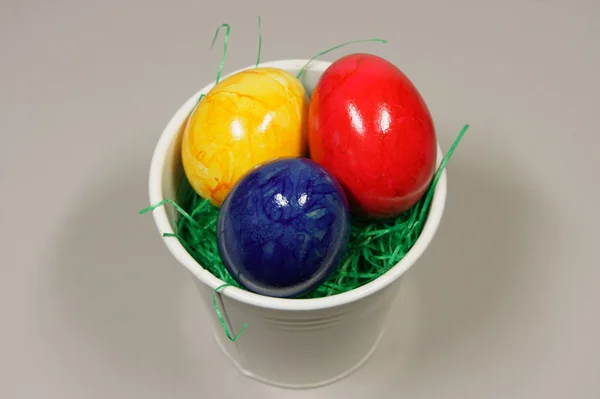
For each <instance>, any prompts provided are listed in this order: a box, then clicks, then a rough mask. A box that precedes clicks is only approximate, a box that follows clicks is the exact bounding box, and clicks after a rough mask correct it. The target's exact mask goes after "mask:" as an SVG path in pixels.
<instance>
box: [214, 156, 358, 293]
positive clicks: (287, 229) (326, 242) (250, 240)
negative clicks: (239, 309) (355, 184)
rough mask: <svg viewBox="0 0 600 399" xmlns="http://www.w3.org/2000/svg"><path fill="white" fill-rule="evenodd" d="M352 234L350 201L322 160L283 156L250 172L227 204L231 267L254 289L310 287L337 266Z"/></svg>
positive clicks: (224, 251) (225, 236) (221, 223)
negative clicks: (320, 163) (319, 162)
mask: <svg viewBox="0 0 600 399" xmlns="http://www.w3.org/2000/svg"><path fill="white" fill-rule="evenodd" d="M349 238H350V214H349V209H348V200H347V198H346V196H345V194H344V191H343V189H342V187H341V186H340V184H339V183H338V182H337V181H336V180H335V178H334V177H333V176H332V175H330V174H329V173H328V172H327V171H326V170H325V169H323V168H322V167H321V166H319V165H318V164H317V163H315V162H314V161H311V160H309V159H305V158H283V159H278V160H275V161H271V162H268V163H265V164H263V165H261V166H258V167H256V168H255V169H253V170H251V171H250V172H249V173H248V174H246V175H245V176H244V177H243V178H242V179H240V181H239V182H238V183H237V184H236V185H235V186H234V188H233V189H232V190H231V191H230V193H229V194H228V196H227V197H226V198H225V201H224V202H223V204H222V205H221V208H220V210H219V219H218V222H217V243H218V248H219V252H220V254H221V258H222V260H223V263H224V265H225V268H226V269H227V270H228V271H229V273H230V274H231V276H232V277H233V278H234V279H235V280H236V281H237V282H238V283H239V284H240V285H241V286H242V287H244V288H245V289H247V290H248V291H251V292H254V293H257V294H261V295H266V296H272V297H280V298H292V297H297V296H301V295H303V294H306V293H308V292H310V291H312V290H314V289H315V288H317V287H318V286H319V285H321V284H322V283H324V282H325V281H326V280H327V279H328V278H329V277H331V275H332V274H333V273H334V272H335V271H336V269H337V267H338V265H339V264H340V262H341V261H342V258H343V256H344V254H345V252H346V247H347V246H348V241H349Z"/></svg>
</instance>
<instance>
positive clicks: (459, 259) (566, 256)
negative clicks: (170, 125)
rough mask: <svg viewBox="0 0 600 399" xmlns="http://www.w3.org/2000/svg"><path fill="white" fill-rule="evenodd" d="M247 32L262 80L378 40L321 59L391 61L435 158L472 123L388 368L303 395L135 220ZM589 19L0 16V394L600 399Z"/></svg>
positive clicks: (593, 11)
mask: <svg viewBox="0 0 600 399" xmlns="http://www.w3.org/2000/svg"><path fill="white" fill-rule="evenodd" d="M257 15H261V16H262V21H263V60H264V61H268V60H275V59H283V58H309V57H310V56H312V55H314V54H316V53H318V52H320V51H322V50H324V49H326V48H329V47H332V46H334V45H337V44H339V43H342V42H345V41H348V40H354V39H364V38H370V37H380V38H385V39H388V40H389V43H388V44H386V45H382V44H377V43H372V44H359V45H353V46H352V47H347V48H345V49H340V50H338V51H336V52H335V53H332V54H329V55H327V56H324V57H322V58H323V59H325V60H334V59H335V58H337V57H340V56H342V55H344V54H348V53H351V52H355V51H369V52H372V53H375V54H378V55H381V56H384V57H386V58H388V59H390V60H391V61H393V62H394V63H396V64H397V65H398V66H399V67H400V68H401V69H402V70H403V71H404V72H405V73H407V74H408V76H409V77H410V78H411V79H412V80H413V82H414V83H415V84H416V85H417V86H418V88H419V89H420V91H421V92H422V94H423V96H424V97H425V99H426V101H427V102H428V104H429V106H430V108H431V111H432V113H433V115H434V118H435V122H436V125H437V128H438V135H439V140H440V142H441V144H442V147H443V148H444V150H446V149H448V147H449V145H450V144H451V142H452V141H453V139H454V138H455V137H456V135H457V134H458V132H459V130H460V128H461V127H462V125H463V124H464V123H470V124H471V126H472V127H471V129H470V130H469V132H468V133H467V135H466V136H465V138H464V140H463V142H462V143H461V145H460V146H459V147H458V149H457V151H456V152H455V155H454V158H453V159H452V160H451V162H450V164H449V166H448V173H449V198H448V204H447V210H446V214H445V216H444V219H443V223H442V225H441V228H440V230H439V234H438V236H437V238H436V239H435V241H434V243H433V245H432V246H431V248H430V251H429V252H428V253H427V255H426V256H425V257H424V258H423V259H422V261H421V262H420V263H419V264H418V266H416V267H415V268H413V269H412V270H411V271H410V272H409V273H408V274H407V276H406V284H405V286H404V289H403V291H402V292H401V293H400V296H399V298H398V301H397V303H396V304H395V308H394V310H393V315H392V322H391V323H392V324H391V327H390V333H389V334H388V335H387V337H386V339H385V341H384V342H383V343H382V345H381V348H380V350H379V351H378V352H377V353H376V355H375V356H374V357H373V358H372V360H371V361H370V362H369V363H368V364H367V365H366V366H365V367H364V368H362V369H361V370H360V371H359V372H358V373H356V374H354V375H353V376H352V377H351V378H349V379H346V380H344V381H343V382H340V383H338V384H336V385H334V386H331V387H328V388H325V389H320V390H312V391H307V392H301V391H293V392H289V393H288V392H285V391H281V390H279V389H274V388H270V387H267V386H263V385H260V384H258V383H255V382H252V381H248V380H245V379H243V378H241V377H240V376H239V375H238V374H237V372H236V371H235V370H234V369H233V368H232V367H231V366H230V365H229V363H228V362H227V361H226V360H225V359H224V358H223V356H221V354H220V352H218V350H217V349H216V347H215V346H214V345H213V343H212V341H211V340H210V338H209V330H208V327H207V326H206V323H205V322H203V317H204V313H203V311H202V308H201V307H200V306H199V304H198V299H197V296H196V293H195V291H194V287H193V285H192V281H191V280H190V277H189V276H188V273H187V272H186V271H184V269H183V268H182V267H179V266H177V265H176V264H175V262H174V261H173V260H172V259H171V257H170V255H169V254H168V252H167V250H166V248H164V246H163V244H162V243H161V240H160V237H159V234H158V232H157V231H156V229H155V227H154V223H153V221H152V218H151V216H150V215H143V216H139V215H138V214H137V211H138V210H139V209H141V208H143V207H145V206H146V205H147V201H148V200H147V176H148V167H149V162H150V157H151V154H152V150H153V147H154V145H155V144H156V141H157V139H158V136H159V134H160V133H161V131H162V129H163V128H164V126H165V124H166V123H167V122H168V120H169V118H170V117H171V116H172V114H173V113H174V112H175V111H176V109H177V108H178V107H179V106H180V105H181V104H182V103H183V102H184V101H185V100H186V99H187V98H188V97H189V96H190V95H191V94H192V93H194V92H195V91H196V90H198V89H199V88H201V87H202V86H204V85H205V84H207V83H209V82H210V81H212V80H214V78H215V73H216V70H217V66H218V64H219V62H220V58H221V48H222V40H221V39H219V41H218V43H217V45H216V46H215V49H214V50H212V51H211V50H210V49H209V46H210V41H211V39H212V36H213V34H214V30H215V29H216V28H217V26H218V25H219V24H221V23H222V22H228V23H230V24H231V26H232V34H231V38H230V48H229V57H228V58H227V62H226V66H225V72H231V71H232V70H234V69H237V68H240V67H244V66H246V65H250V64H253V63H254V61H255V59H256V43H257V37H256V16H257ZM599 20H600V3H599V2H597V1H593V0H589V1H565V0H562V1H558V0H556V1H554V0H546V1H543V0H539V1H530V0H523V1H516V0H508V1H468V0H459V1H453V2H450V1H447V2H443V1H438V2H431V1H420V2H416V1H415V2H392V3H387V2H384V1H383V0H369V1H366V2H358V1H357V2H342V1H336V2H333V1H324V0H320V1H313V0H310V1H304V2H302V1H296V2H284V1H278V2H270V3H267V2H265V1H239V2H236V3H230V2H226V1H216V0H214V1H210V2H209V1H206V0H195V1H183V0H174V1H162V2H161V1H142V0H135V1H110V0H109V1H106V2H102V1H77V0H55V1H45V2H43V1H37V2H34V1H29V0H27V1H17V0H9V1H6V0H4V1H2V4H1V9H0V51H1V52H0V54H1V61H0V127H1V130H0V135H1V136H0V139H1V140H0V193H1V195H0V223H1V224H0V226H1V228H0V254H1V257H0V262H1V263H0V264H1V272H2V275H1V278H0V316H1V319H0V320H1V324H0V397H2V398H7V399H12V398H62V399H64V398H114V399H118V398H128V399H130V398H209V397H222V398H282V397H286V398H288V397H289V398H334V397H343V398H348V399H350V398H374V397H394V398H412V399H416V398H424V399H431V398H456V399H465V398H492V399H495V398H498V399H504V398H507V397H509V398H527V399H533V398H544V399H551V398H556V399H559V398H577V399H597V398H599V397H600V343H598V339H599V338H598V337H600V317H599V304H600V287H599V286H600V273H599V269H600V267H599V266H600V265H598V261H597V256H595V249H597V240H596V239H593V236H594V234H595V230H596V229H595V227H596V226H597V224H598V216H599V214H600V213H599V211H598V194H599V189H598V182H597V181H598V180H597V171H598V156H597V145H598V144H599V143H600V141H599V140H598V134H599V131H600V123H599V122H598V116H599V112H598V106H599V100H598V92H599V89H600V84H599V82H600V81H599V78H598V73H599V71H600V56H599V53H600V51H599V49H600V47H599V44H598V39H599V38H600V29H599V23H598V21H599ZM348 350H352V348H348ZM289 361H290V362H292V361H293V359H290V360H289ZM282 367H285V365H282ZM219 395H220V396H219Z"/></svg>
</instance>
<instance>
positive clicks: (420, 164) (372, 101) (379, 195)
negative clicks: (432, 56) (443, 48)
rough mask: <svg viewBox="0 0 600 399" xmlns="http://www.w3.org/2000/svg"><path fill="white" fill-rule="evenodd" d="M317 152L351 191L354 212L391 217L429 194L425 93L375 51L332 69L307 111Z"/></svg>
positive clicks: (431, 161) (431, 141)
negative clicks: (423, 96) (374, 53)
mask: <svg viewBox="0 0 600 399" xmlns="http://www.w3.org/2000/svg"><path fill="white" fill-rule="evenodd" d="M308 125H309V129H308V142H309V149H310V156H311V158H312V159H313V160H314V161H316V162H317V163H319V164H321V165H322V166H323V167H324V168H325V169H327V170H328V171H329V172H330V173H331V174H332V175H333V176H335V177H336V178H337V179H338V181H339V182H340V183H341V184H342V186H343V187H344V189H345V190H346V194H347V195H348V198H349V200H350V202H351V206H352V210H353V212H354V213H355V214H356V213H358V214H362V215H365V216H368V217H371V218H388V217H394V216H397V215H399V214H400V213H402V212H404V211H406V210H408V209H409V208H411V207H412V206H413V205H414V204H416V203H417V201H418V200H419V199H420V198H421V197H422V196H423V194H424V193H425V191H426V190H427V188H428V187H429V184H430V182H431V179H432V177H433V174H434V173H435V165H436V153H437V145H436V134H435V127H434V124H433V121H432V118H431V114H430V112H429V110H428V108H427V105H426V104H425V102H424V100H423V98H422V97H421V95H420V93H419V92H418V90H417V89H416V87H415V86H414V85H413V83H412V82H411V81H410V80H409V79H408V78H407V77H406V76H405V75H404V73H403V72H402V71H400V69H398V68H397V67H396V66H395V65H393V64H392V63H390V62H389V61H387V60H385V59H383V58H381V57H378V56H375V55H371V54H351V55H348V56H345V57H343V58H340V59H338V60H337V61H335V62H334V63H332V64H331V66H329V68H327V70H326V71H325V72H324V73H323V75H322V76H321V78H320V80H319V82H318V83H317V86H316V87H315V90H314V91H313V94H312V98H311V102H310V107H309V116H308Z"/></svg>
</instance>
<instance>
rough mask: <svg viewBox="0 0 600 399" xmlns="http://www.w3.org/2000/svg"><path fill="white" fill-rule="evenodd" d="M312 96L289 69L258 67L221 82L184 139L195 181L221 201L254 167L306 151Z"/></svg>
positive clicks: (188, 169) (206, 196)
mask: <svg viewBox="0 0 600 399" xmlns="http://www.w3.org/2000/svg"><path fill="white" fill-rule="evenodd" d="M308 101H309V100H308V95H307V93H306V91H305V89H304V87H303V86H302V83H301V82H300V81H299V80H298V79H297V78H296V77H295V76H294V75H292V74H290V73H289V72H286V71H283V70H281V69H277V68H269V67H259V68H254V69H250V70H246V71H242V72H239V73H236V74H234V75H232V76H229V77H227V78H226V79H224V80H222V81H220V82H219V83H217V84H216V85H215V87H214V88H213V89H212V90H210V91H209V92H208V94H207V95H206V97H204V98H203V99H202V101H201V102H200V104H198V106H197V107H196V109H195V110H194V111H193V112H192V114H191V115H190V117H189V119H188V122H187V125H186V126H185V129H184V133H183V140H182V148H181V155H182V162H183V168H184V171H185V174H186V177H187V179H188V180H189V182H190V185H191V186H192V187H193V188H194V190H195V191H196V192H197V193H198V194H199V195H200V196H201V197H202V198H204V199H210V201H211V203H213V204H214V205H216V206H220V205H221V203H222V202H223V201H224V199H225V197H226V196H227V194H228V193H229V191H230V190H231V188H232V187H233V186H234V185H235V184H236V183H237V181H238V180H239V179H240V178H241V177H242V176H243V175H245V174H246V172H248V171H249V170H250V169H252V168H253V167H255V166H257V165H259V164H261V163H263V162H266V161H269V160H271V159H274V158H280V157H300V156H306V153H307V127H308V126H307V118H308Z"/></svg>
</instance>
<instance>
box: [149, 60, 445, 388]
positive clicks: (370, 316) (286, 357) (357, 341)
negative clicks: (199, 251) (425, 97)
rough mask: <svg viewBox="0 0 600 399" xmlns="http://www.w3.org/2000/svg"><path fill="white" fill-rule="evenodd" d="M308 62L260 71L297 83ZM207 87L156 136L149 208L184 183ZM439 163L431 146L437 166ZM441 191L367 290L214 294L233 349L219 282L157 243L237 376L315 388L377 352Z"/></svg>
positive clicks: (165, 217)
mask: <svg viewBox="0 0 600 399" xmlns="http://www.w3.org/2000/svg"><path fill="white" fill-rule="evenodd" d="M307 62H308V60H282V61H274V62H268V63H263V64H261V65H260V66H265V67H275V68H280V69H283V70H285V71H288V72H290V73H292V74H294V75H296V74H298V73H299V72H300V70H301V68H302V67H303V66H304V65H305V64H306V63H307ZM329 65H331V63H329V62H325V61H313V62H312V63H311V64H310V65H309V66H308V67H307V69H306V70H305V72H304V74H303V76H302V78H301V82H302V84H303V85H304V87H305V88H306V90H307V92H308V94H309V95H310V94H312V91H313V89H314V87H315V85H316V84H317V82H318V80H319V78H320V77H321V75H322V73H323V72H324V71H325V70H326V69H327V67H329ZM253 67H254V66H249V67H246V68H243V69H241V70H238V71H235V72H233V73H231V74H229V75H228V76H231V75H233V74H235V73H237V72H240V71H242V70H246V69H251V68H253ZM214 85H215V83H214V82H213V83H211V84H209V85H208V86H206V87H204V88H203V89H202V90H200V91H199V92H198V93H196V94H195V95H194V96H192V97H191V98H190V99H189V100H188V101H187V102H186V103H185V104H184V105H183V106H182V107H181V108H180V109H179V110H178V111H177V112H176V113H175V115H174V116H173V118H172V119H171V121H170V122H169V123H168V125H167V127H166V128H165V130H164V131H163V133H162V135H161V137H160V139H159V142H158V144H157V146H156V149H155V152H154V155H153V158H152V164H151V168H150V181H149V192H150V203H152V204H156V203H159V202H161V201H163V200H165V199H175V198H176V194H177V192H178V189H179V187H180V182H181V179H182V178H184V174H183V166H182V163H181V154H180V148H181V139H182V135H183V126H184V123H185V121H186V119H187V117H188V115H189V114H190V112H191V111H192V110H193V108H194V107H195V105H196V103H197V100H198V98H199V96H200V95H202V94H207V93H208V92H209V91H210V90H211V89H212V88H213V86H214ZM442 158H443V156H442V152H441V149H440V148H439V145H438V154H437V165H438V166H439V165H440V163H441V161H442ZM446 185H447V177H446V172H445V171H443V172H442V174H441V176H440V179H439V180H438V182H437V185H436V187H435V192H434V195H433V198H432V201H431V205H430V209H429V213H428V216H427V219H426V222H425V224H424V226H423V230H422V232H421V234H420V236H419V238H418V239H417V241H416V242H415V244H414V246H413V247H412V248H411V249H410V251H409V252H408V253H407V254H406V255H405V256H404V258H402V260H401V261H400V262H398V263H397V264H396V265H395V266H394V267H393V268H391V269H390V270H389V271H388V272H387V273H385V274H384V275H382V276H381V277H379V278H377V279H376V280H374V281H372V282H370V283H368V284H365V285H363V286H361V287H359V288H356V289H353V290H351V291H348V292H345V293H342V294H337V295H333V296H328V297H323V298H314V299H281V298H272V297H267V296H261V295H257V294H254V293H251V292H248V291H245V290H242V289H239V288H236V287H232V286H228V287H226V288H224V289H222V290H220V291H219V292H218V293H217V294H216V300H217V303H218V306H219V309H220V311H221V313H222V315H223V319H224V322H225V323H226V324H227V326H228V328H229V330H230V331H231V332H232V334H233V335H235V334H236V333H237V332H238V331H240V329H241V328H242V327H243V326H244V325H246V324H247V325H248V328H247V329H246V330H244V332H243V334H242V336H241V337H240V338H239V339H238V340H236V341H235V342H234V341H232V340H230V339H229V338H228V337H227V335H226V334H225V333H224V332H223V326H222V324H221V320H220V319H219V317H218V316H217V314H216V313H215V311H214V308H213V293H214V290H215V289H216V288H218V287H220V286H222V285H223V284H224V282H223V281H222V280H220V279H218V278H216V277H215V276H214V275H213V274H211V273H210V272H208V271H207V270H205V269H204V268H203V267H202V265H200V264H198V262H196V260H195V259H194V258H193V257H192V256H191V255H190V254H189V253H188V252H187V251H186V250H185V248H184V247H183V245H182V244H181V243H180V242H179V240H178V239H177V238H175V237H164V238H163V239H164V243H165V245H166V246H167V248H168V249H169V251H170V252H171V253H172V255H173V256H174V257H175V259H176V260H177V261H178V262H179V263H180V264H181V265H183V266H184V267H185V268H186V269H187V270H188V271H189V272H191V274H192V275H193V276H194V281H195V283H196V286H197V287H198V291H199V293H200V296H201V297H202V302H203V304H204V306H207V307H208V309H209V313H210V314H212V315H213V317H211V318H210V323H211V325H212V329H213V335H214V337H215V339H216V342H217V344H218V346H219V347H220V348H221V349H222V350H223V352H224V353H225V354H226V355H227V357H228V358H229V359H230V360H231V361H232V362H233V363H234V364H235V366H236V367H237V368H238V369H239V370H240V371H241V372H242V373H243V374H244V375H246V376H249V377H252V378H254V379H256V380H259V381H262V382H265V383H268V384H271V385H275V386H280V387H287V388H311V387H317V386H322V385H326V384H329V383H332V382H334V381H336V380H339V379H341V378H343V377H345V376H347V375H349V374H350V373H352V372H353V371H355V370H356V369H358V368H359V367H360V366H361V365H362V364H363V363H364V362H365V361H367V360H368V359H369V357H370V356H371V354H372V353H373V352H374V351H375V349H376V348H377V346H378V344H379V342H380V340H381V338H382V336H383V333H384V331H385V325H386V322H387V317H388V315H389V310H390V307H391V305H392V303H393V301H394V298H395V296H396V294H397V293H398V290H399V287H400V283H401V280H402V279H401V277H402V275H403V274H404V273H405V272H406V271H407V270H408V269H409V268H410V267H411V266H412V265H413V264H415V262H417V260H418V259H419V258H420V257H421V255H422V254H423V253H424V251H425V250H426V249H427V247H428V246H429V244H430V243H431V241H432V239H433V237H434V235H435V233H436V231H437V228H438V226H439V224H440V221H441V218H442V214H443V212H444V207H445V202H446V188H447V187H446ZM153 215H154V220H155V222H156V226H157V228H158V232H159V233H160V234H161V235H162V234H164V233H170V234H173V233H175V226H176V224H177V218H178V215H177V213H176V211H175V210H174V209H173V208H172V207H157V208H155V209H154V210H153Z"/></svg>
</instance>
